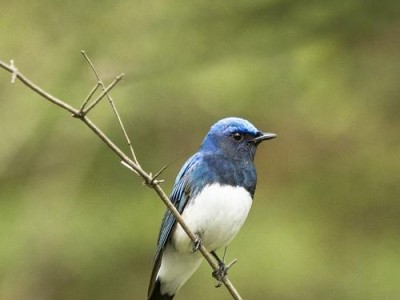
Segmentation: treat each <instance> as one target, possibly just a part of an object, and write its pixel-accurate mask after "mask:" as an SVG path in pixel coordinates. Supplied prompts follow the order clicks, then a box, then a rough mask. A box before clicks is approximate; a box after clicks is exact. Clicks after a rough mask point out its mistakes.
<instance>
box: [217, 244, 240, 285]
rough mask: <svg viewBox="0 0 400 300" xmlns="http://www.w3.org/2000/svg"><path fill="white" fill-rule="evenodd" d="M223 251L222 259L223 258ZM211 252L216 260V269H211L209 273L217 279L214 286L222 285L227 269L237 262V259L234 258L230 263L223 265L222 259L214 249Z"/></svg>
mask: <svg viewBox="0 0 400 300" xmlns="http://www.w3.org/2000/svg"><path fill="white" fill-rule="evenodd" d="M225 253H226V248H225ZM225 253H224V260H225ZM211 254H212V256H214V258H215V259H216V260H217V262H218V269H217V270H215V271H213V272H212V273H211V274H212V276H213V277H214V278H215V279H216V280H217V281H218V282H217V284H216V285H215V287H216V288H219V287H220V286H221V285H222V282H223V280H224V277H225V276H226V275H227V274H228V271H229V269H230V268H231V267H232V266H233V265H234V264H235V263H236V262H237V259H234V260H233V261H232V262H231V263H229V264H228V265H225V263H224V261H223V260H221V259H220V258H219V257H218V255H217V254H216V253H215V252H214V251H211Z"/></svg>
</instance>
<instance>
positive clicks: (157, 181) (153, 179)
mask: <svg viewBox="0 0 400 300" xmlns="http://www.w3.org/2000/svg"><path fill="white" fill-rule="evenodd" d="M166 168H168V165H165V166H164V167H162V168H161V170H160V171H158V172H157V173H156V174H155V175H154V176H153V174H152V173H150V174H149V175H150V178H151V179H150V180H146V181H144V182H143V184H145V185H147V186H149V187H153V186H155V185H157V184H160V183H162V182H164V179H157V178H158V177H159V176H160V175H161V173H162V172H164V171H165V169H166Z"/></svg>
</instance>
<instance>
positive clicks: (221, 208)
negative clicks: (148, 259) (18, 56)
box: [148, 118, 276, 300]
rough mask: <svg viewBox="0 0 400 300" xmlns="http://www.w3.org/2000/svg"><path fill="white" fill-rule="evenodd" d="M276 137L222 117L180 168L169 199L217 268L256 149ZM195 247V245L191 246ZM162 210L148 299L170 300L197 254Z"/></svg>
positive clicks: (247, 198) (249, 181)
mask: <svg viewBox="0 0 400 300" xmlns="http://www.w3.org/2000/svg"><path fill="white" fill-rule="evenodd" d="M274 137H276V135H275V134H272V133H263V132H261V131H259V130H258V129H257V128H256V127H254V126H253V125H252V124H251V123H250V122H248V121H247V120H244V119H240V118H226V119H222V120H220V121H218V122H217V123H215V124H214V125H213V126H212V127H211V129H210V131H209V132H208V133H207V135H206V137H205V138H204V140H203V142H202V144H201V146H200V149H199V151H198V152H197V153H196V154H194V155H193V156H192V157H191V158H189V159H188V161H187V162H186V163H185V164H184V165H183V167H182V169H181V171H180V172H179V174H178V176H177V178H176V180H175V184H174V187H173V190H172V194H171V196H170V200H171V201H172V203H173V204H174V205H175V207H176V208H177V210H178V211H179V212H180V214H181V215H182V217H183V219H184V220H185V222H186V223H187V225H188V226H189V228H190V229H191V230H192V231H193V233H195V234H196V236H197V237H198V238H199V243H200V242H201V243H202V244H203V245H204V246H205V247H206V248H207V249H208V250H210V251H211V253H212V254H213V255H214V257H215V258H216V259H217V260H218V262H219V264H220V266H221V267H223V262H222V261H221V260H220V259H219V258H218V257H217V256H216V254H215V251H216V250H218V249H221V248H224V247H226V246H227V245H228V244H229V243H230V242H231V241H232V239H233V238H234V237H235V236H236V234H237V233H238V231H239V230H240V228H241V227H242V225H243V223H244V221H245V220H246V218H247V215H248V213H249V210H250V207H251V204H252V200H253V196H254V192H255V189H256V182H257V175H256V169H255V166H254V162H253V161H254V155H255V153H256V148H257V146H258V145H259V144H260V143H261V142H262V141H265V140H269V139H272V138H274ZM197 246H198V245H197ZM194 250H196V245H194V243H193V242H192V240H191V239H190V238H189V237H188V236H187V234H186V233H185V232H184V231H183V229H182V227H181V226H180V225H179V224H178V223H177V222H176V220H175V217H174V216H173V214H172V213H171V212H170V211H169V210H167V211H166V213H165V215H164V218H163V220H162V224H161V229H160V234H159V237H158V244H157V250H156V255H155V262H154V267H153V272H152V275H151V279H150V285H149V290H148V299H149V300H169V299H172V298H173V297H174V296H175V294H176V293H177V291H178V290H179V289H180V288H181V287H182V285H183V284H184V283H185V282H186V281H187V280H188V279H189V278H190V276H192V275H193V273H194V272H195V271H196V270H197V268H198V267H199V266H200V263H201V261H202V259H203V257H202V255H201V254H200V253H198V252H196V251H194Z"/></svg>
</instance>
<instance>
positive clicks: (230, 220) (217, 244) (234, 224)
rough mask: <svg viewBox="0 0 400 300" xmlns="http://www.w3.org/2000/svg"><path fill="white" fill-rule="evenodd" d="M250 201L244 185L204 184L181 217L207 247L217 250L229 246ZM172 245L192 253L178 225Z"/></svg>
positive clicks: (244, 217)
mask: <svg viewBox="0 0 400 300" xmlns="http://www.w3.org/2000/svg"><path fill="white" fill-rule="evenodd" d="M251 203H252V198H251V195H250V193H249V192H248V191H247V190H246V189H245V188H243V187H238V186H236V187H233V186H229V185H220V184H212V185H208V186H206V187H204V189H203V190H202V191H201V192H200V193H199V194H198V195H197V196H196V197H195V198H194V199H192V200H191V201H190V203H188V204H187V206H186V207H185V209H184V211H183V214H182V217H183V219H184V220H185V222H186V223H187V225H188V226H189V228H190V229H191V230H192V231H193V232H194V233H196V234H198V235H199V237H200V238H201V241H202V243H203V244H204V246H205V247H206V248H207V249H208V250H210V251H211V250H216V249H218V248H221V247H225V246H227V245H228V244H229V242H231V241H232V239H233V238H234V237H235V236H236V234H237V233H238V231H239V230H240V228H241V227H242V225H243V223H244V221H245V220H246V218H247V215H248V213H249V210H250V207H251ZM172 244H173V245H174V247H175V249H176V250H178V251H180V252H190V251H192V247H193V242H192V241H191V240H190V239H189V237H188V236H187V235H186V233H185V232H184V231H183V229H182V227H181V226H180V225H179V224H177V227H176V229H175V231H174V233H173V236H172Z"/></svg>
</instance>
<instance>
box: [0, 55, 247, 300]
mask: <svg viewBox="0 0 400 300" xmlns="http://www.w3.org/2000/svg"><path fill="white" fill-rule="evenodd" d="M83 54H84V53H83ZM84 55H85V54H84ZM85 57H87V56H86V55H85ZM87 60H88V62H89V63H90V65H91V66H93V64H92V63H91V62H90V60H89V59H88V58H87ZM0 67H1V68H3V69H4V70H6V71H8V72H10V73H11V75H12V80H11V82H12V83H14V82H15V81H16V79H19V80H20V81H21V82H22V83H24V84H25V85H26V86H27V87H28V88H30V89H31V90H33V91H34V92H35V93H37V94H39V95H40V96H42V97H43V98H44V99H46V100H48V101H50V102H51V103H53V104H55V105H57V106H59V107H61V108H62V109H64V110H66V111H68V112H69V113H71V114H72V115H73V116H74V117H76V118H78V119H79V120H81V121H82V122H83V123H85V125H86V126H87V127H89V128H90V130H92V131H93V133H94V134H95V135H96V136H98V137H99V138H100V139H101V140H102V141H103V142H104V143H105V144H106V145H107V146H108V147H109V148H110V149H111V151H113V152H114V153H115V154H116V155H117V156H118V157H119V158H120V159H121V161H122V162H123V164H124V165H127V166H129V168H131V169H132V170H133V171H134V172H135V173H136V174H137V175H138V176H140V177H141V178H142V179H143V180H144V182H145V184H146V185H147V186H149V187H150V188H151V189H153V190H154V191H155V192H156V193H157V195H158V196H159V198H160V199H161V200H162V201H163V202H164V204H165V205H166V206H167V208H168V209H169V210H170V211H171V212H172V214H173V215H174V217H175V218H176V220H177V222H178V223H179V224H180V225H181V227H182V229H183V230H184V231H185V232H186V234H187V235H188V236H189V238H190V239H191V240H192V241H193V242H196V241H197V237H196V236H195V234H194V233H193V232H192V231H191V230H190V228H189V227H188V225H187V224H186V223H185V221H184V220H183V218H182V216H181V215H180V213H179V212H178V210H177V209H176V207H175V206H174V205H173V204H172V203H171V201H170V200H169V198H168V196H167V195H166V194H165V192H164V191H163V189H162V188H161V186H160V182H161V180H157V179H156V178H157V177H158V176H159V173H161V172H162V171H163V169H162V170H161V171H160V172H158V173H157V174H156V175H155V176H152V174H151V173H147V172H146V171H144V170H143V169H142V168H141V166H140V165H139V163H138V162H137V160H136V156H135V154H134V151H133V147H132V145H131V144H130V140H129V138H128V137H127V134H126V131H125V129H123V131H124V135H125V137H126V138H127V141H128V144H129V145H130V148H131V151H132V153H133V160H132V159H130V158H129V157H128V156H127V155H126V154H125V153H124V152H123V151H121V150H120V149H119V148H118V147H117V146H116V145H115V144H114V143H113V142H112V141H111V139H110V138H108V137H107V136H106V135H105V134H104V133H103V132H102V131H101V130H100V129H99V128H98V127H97V126H96V125H95V124H94V123H93V122H92V121H91V120H90V119H89V118H88V117H87V116H86V113H87V112H89V111H90V109H92V108H93V107H95V105H96V104H97V103H98V102H96V101H97V99H99V98H97V99H96V100H95V101H94V102H96V103H95V104H93V105H91V106H89V108H86V109H85V106H86V104H87V102H88V101H89V99H90V98H91V97H92V96H93V94H94V92H95V90H96V89H97V87H94V88H93V89H92V91H91V92H90V94H89V96H88V97H87V98H86V99H85V101H84V103H83V104H82V106H81V108H80V109H76V108H74V107H72V106H71V105H69V104H67V103H66V102H64V101H62V100H60V99H59V98H57V97H54V96H53V95H51V94H49V93H47V92H46V91H44V90H43V89H42V88H40V87H39V86H37V85H36V84H34V83H33V82H32V81H31V80H29V79H28V78H27V77H25V76H24V75H23V74H22V73H21V72H19V70H18V69H17V68H16V67H15V65H14V61H13V60H11V61H10V64H6V63H4V62H2V61H0ZM92 68H93V71H94V72H95V74H96V77H97V79H98V85H101V86H102V88H103V93H102V94H104V95H107V97H109V100H110V99H111V97H110V96H109V95H108V92H109V91H110V90H111V89H112V88H113V87H114V86H115V84H116V82H118V80H119V79H118V80H117V78H118V77H117V78H116V80H114V82H115V83H114V84H113V83H112V84H111V85H109V86H108V87H107V88H106V87H105V85H104V84H103V83H102V81H101V79H100V77H99V76H98V74H97V72H96V71H95V69H94V66H93V67H92ZM104 95H103V96H102V97H104ZM100 100H101V99H99V100H98V101H100ZM110 103H112V99H111V100H110ZM113 110H114V112H115V113H116V115H117V116H118V117H117V118H118V120H119V122H120V124H122V121H121V118H120V117H119V114H118V112H117V111H116V109H115V106H113ZM122 128H123V125H122ZM199 251H200V252H201V254H202V255H203V256H204V258H205V259H206V260H207V262H208V264H209V265H210V266H211V267H212V269H213V270H214V271H216V270H218V269H219V266H218V264H217V262H216V261H215V260H214V258H213V257H212V255H211V254H210V252H209V251H208V250H207V249H206V248H205V247H204V245H200V247H199ZM231 265H232V264H230V266H231ZM221 280H222V282H223V284H224V285H225V287H226V288H227V289H228V291H229V292H230V294H231V295H232V298H233V299H236V300H241V299H242V298H241V296H240V295H239V293H238V291H237V290H236V288H235V287H234V285H233V284H232V282H231V281H230V280H229V279H228V277H227V276H224V277H222V278H221Z"/></svg>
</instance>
